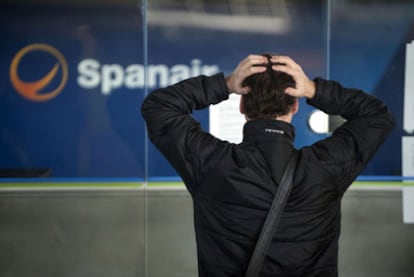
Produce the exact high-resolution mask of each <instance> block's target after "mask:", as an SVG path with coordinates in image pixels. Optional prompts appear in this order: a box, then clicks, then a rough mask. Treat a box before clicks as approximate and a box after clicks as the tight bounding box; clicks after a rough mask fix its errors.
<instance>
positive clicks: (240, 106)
mask: <svg viewBox="0 0 414 277" xmlns="http://www.w3.org/2000/svg"><path fill="white" fill-rule="evenodd" d="M243 98H244V97H243V95H241V96H240V104H239V111H240V113H241V114H245V110H244V100H243Z"/></svg>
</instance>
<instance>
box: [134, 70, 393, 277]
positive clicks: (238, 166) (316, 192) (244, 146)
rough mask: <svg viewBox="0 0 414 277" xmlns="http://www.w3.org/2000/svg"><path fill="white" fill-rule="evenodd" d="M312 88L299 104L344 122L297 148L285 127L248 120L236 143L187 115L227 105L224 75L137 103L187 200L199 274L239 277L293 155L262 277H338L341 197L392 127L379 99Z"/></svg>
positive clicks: (320, 85)
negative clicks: (289, 180) (288, 191)
mask: <svg viewBox="0 0 414 277" xmlns="http://www.w3.org/2000/svg"><path fill="white" fill-rule="evenodd" d="M315 82H316V87H317V91H316V94H315V97H314V98H313V99H311V100H309V101H308V104H310V105H313V106H314V107H316V108H319V109H321V110H323V111H325V112H326V113H328V114H332V115H341V116H342V117H344V118H345V119H347V121H346V122H345V123H344V124H343V125H342V126H340V127H339V128H338V129H336V130H335V132H334V133H333V134H332V136H330V137H329V138H327V139H324V140H321V141H319V142H317V143H315V144H313V145H312V146H309V147H304V148H302V149H299V150H296V149H295V148H294V145H293V140H294V136H295V130H294V127H293V126H292V125H290V124H288V123H286V122H283V121H277V120H255V121H249V122H247V123H246V124H245V126H244V137H243V142H242V143H241V144H233V143H229V142H226V141H222V140H220V139H217V138H216V137H214V136H212V135H210V134H209V133H208V132H205V131H203V130H202V129H201V128H200V124H199V123H198V122H197V121H196V120H194V119H193V118H192V117H191V112H192V111H193V110H194V109H204V108H207V107H208V106H209V105H211V104H216V103H219V102H221V101H223V100H226V99H227V98H228V95H229V92H228V90H227V87H226V83H225V79H224V76H223V74H217V75H214V76H211V77H206V76H200V77H196V78H191V79H188V80H185V81H182V82H180V83H178V84H176V85H173V86H170V87H167V88H162V89H158V90H156V91H154V92H152V93H151V94H150V95H149V96H148V97H147V98H146V99H145V101H144V104H143V106H142V113H143V116H144V119H145V121H146V123H147V128H148V134H149V137H150V139H151V141H152V142H153V143H154V144H155V145H156V146H157V148H158V149H159V150H160V151H161V152H162V153H163V155H164V156H165V157H166V158H167V159H168V161H169V162H170V163H171V164H172V166H173V167H174V168H175V169H176V170H177V172H178V174H179V175H180V176H181V177H182V179H183V181H184V183H185V185H186V187H187V189H188V191H189V192H190V194H191V196H192V198H193V206H194V224H195V231H196V240H197V254H198V268H199V275H200V276H208V277H212V276H214V277H219V276H243V274H244V272H245V270H246V268H247V264H248V261H249V258H250V255H251V253H252V251H253V248H254V245H255V241H256V239H257V237H258V234H259V232H260V229H261V227H262V224H263V221H264V218H265V216H266V213H267V211H268V209H269V207H270V205H271V202H272V200H273V196H274V194H275V192H276V190H277V184H278V182H279V181H280V179H281V175H282V174H283V171H284V169H285V166H286V163H287V160H288V158H289V156H290V154H291V153H292V151H299V155H300V158H299V163H298V166H297V171H296V175H295V177H294V180H293V189H292V192H291V195H290V197H289V199H288V203H287V205H286V208H285V210H284V212H283V214H282V218H281V221H280V224H279V226H278V230H277V232H276V235H275V238H274V239H273V241H272V246H271V249H270V251H269V254H268V256H267V258H266V260H265V264H264V266H263V270H262V275H261V276H337V274H338V273H337V255H338V238H339V233H340V218H341V214H340V201H341V198H342V196H343V194H344V192H345V190H346V189H347V188H348V187H349V186H350V184H351V183H352V182H353V181H354V179H355V178H356V177H357V176H358V174H359V173H360V172H361V170H362V169H363V168H364V166H365V165H366V164H367V163H368V161H369V160H370V158H371V157H372V155H373V154H374V153H375V152H376V151H377V149H378V147H379V146H380V145H381V144H382V143H383V141H384V139H385V138H386V136H387V135H388V134H389V132H390V131H391V130H392V128H393V126H394V121H393V118H392V116H391V115H390V113H389V112H388V109H387V107H386V106H385V105H384V104H383V103H382V102H381V101H380V100H378V99H376V98H374V97H372V96H370V95H367V94H365V93H363V92H362V91H360V90H354V89H345V88H343V87H341V86H340V85H339V84H338V83H336V82H333V81H326V80H322V79H319V78H318V79H315ZM223 120H226V119H225V118H223Z"/></svg>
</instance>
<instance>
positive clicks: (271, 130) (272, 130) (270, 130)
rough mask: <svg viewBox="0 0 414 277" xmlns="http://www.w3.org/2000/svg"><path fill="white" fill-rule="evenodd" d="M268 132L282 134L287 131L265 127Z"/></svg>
mask: <svg viewBox="0 0 414 277" xmlns="http://www.w3.org/2000/svg"><path fill="white" fill-rule="evenodd" d="M265 132H266V133H273V134H280V135H284V134H285V131H283V130H279V129H270V128H266V129H265Z"/></svg>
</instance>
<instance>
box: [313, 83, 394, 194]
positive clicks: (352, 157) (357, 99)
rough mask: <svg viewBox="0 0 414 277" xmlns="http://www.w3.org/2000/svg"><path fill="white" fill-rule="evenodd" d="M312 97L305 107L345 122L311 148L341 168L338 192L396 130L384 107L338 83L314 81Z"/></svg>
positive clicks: (348, 183)
mask: <svg viewBox="0 0 414 277" xmlns="http://www.w3.org/2000/svg"><path fill="white" fill-rule="evenodd" d="M315 83H316V94H315V97H314V98H312V99H310V100H308V104H310V105H313V106H314V107H316V108H319V109H320V110H322V111H324V112H325V113H327V114H329V115H340V116H342V117H343V118H344V119H346V122H345V123H343V124H342V125H341V126H340V127H339V128H337V129H336V130H335V131H334V132H333V134H332V136H330V137H329V138H327V139H325V140H322V141H320V142H318V143H316V144H315V145H313V146H312V148H313V149H314V152H315V153H317V156H318V157H319V159H322V160H333V161H334V162H335V163H336V164H338V165H339V166H340V174H341V175H340V176H336V178H337V179H338V180H340V181H339V182H341V185H342V186H341V189H342V190H343V191H345V190H346V189H347V188H348V186H349V185H350V184H351V183H352V182H353V181H354V180H355V178H356V177H357V176H358V175H359V174H360V173H361V171H362V170H363V169H364V167H365V166H366V165H367V163H368V162H369V160H370V159H371V158H372V156H373V155H374V154H375V152H376V151H377V150H378V148H379V147H380V146H381V144H382V143H383V142H384V141H385V139H386V137H387V136H388V134H389V133H390V132H391V131H392V129H393V128H394V126H395V122H394V119H393V117H392V115H391V114H390V112H389V110H388V108H387V106H386V105H385V104H384V103H383V102H382V101H381V100H379V99H377V98H375V97H373V96H371V95H368V94H366V93H364V92H363V91H361V90H358V89H347V88H343V87H342V86H341V85H340V84H339V83H337V82H334V81H326V80H323V79H320V78H317V79H315Z"/></svg>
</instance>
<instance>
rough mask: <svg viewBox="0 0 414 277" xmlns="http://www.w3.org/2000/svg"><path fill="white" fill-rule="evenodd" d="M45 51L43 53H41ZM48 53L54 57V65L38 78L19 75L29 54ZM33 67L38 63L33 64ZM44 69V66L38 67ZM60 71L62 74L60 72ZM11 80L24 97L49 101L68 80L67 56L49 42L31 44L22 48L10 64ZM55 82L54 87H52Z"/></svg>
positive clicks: (59, 91)
mask: <svg viewBox="0 0 414 277" xmlns="http://www.w3.org/2000/svg"><path fill="white" fill-rule="evenodd" d="M40 52H43V53H40ZM39 54H40V55H43V56H44V55H47V56H51V57H48V58H51V59H53V60H54V61H53V63H55V64H54V65H51V67H50V69H46V70H45V74H42V76H41V77H40V78H38V79H37V80H30V81H29V80H22V78H21V76H19V68H20V67H21V66H22V64H24V63H25V57H27V56H29V55H39ZM31 66H32V67H33V68H34V67H36V68H37V67H38V64H33V65H31ZM36 70H37V71H42V70H44V69H43V68H39V69H36ZM59 72H60V74H59ZM10 80H11V82H12V84H13V87H14V88H15V89H16V91H17V92H18V93H19V94H20V95H21V96H23V97H24V98H26V99H28V100H31V101H37V102H42V101H48V100H51V99H52V98H54V97H56V96H57V95H58V94H59V93H61V91H62V90H63V88H64V87H65V85H66V82H67V80H68V64H67V62H66V59H65V57H64V56H63V55H62V54H61V53H60V52H59V51H58V50H57V49H56V48H54V47H52V46H50V45H47V44H31V45H28V46H26V47H24V48H22V49H21V50H20V51H19V52H18V53H17V54H16V55H15V56H14V58H13V60H12V62H11V65H10ZM52 84H53V87H51V86H52Z"/></svg>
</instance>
